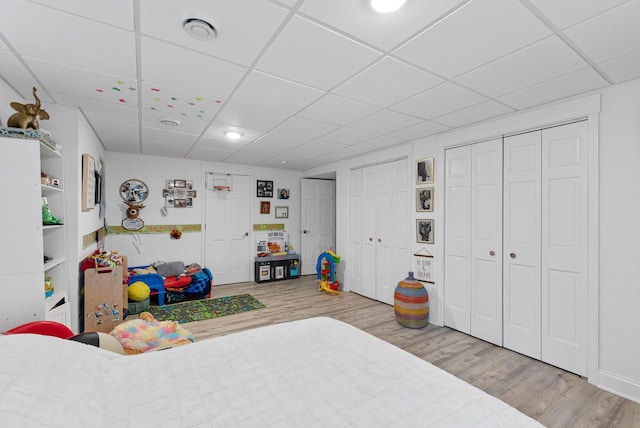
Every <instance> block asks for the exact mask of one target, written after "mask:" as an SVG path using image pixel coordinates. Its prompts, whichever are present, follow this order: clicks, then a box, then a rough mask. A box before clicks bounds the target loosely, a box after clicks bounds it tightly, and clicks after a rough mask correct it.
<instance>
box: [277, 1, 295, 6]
mask: <svg viewBox="0 0 640 428" xmlns="http://www.w3.org/2000/svg"><path fill="white" fill-rule="evenodd" d="M275 1H276V2H277V3H282V4H283V5H285V6H289V7H293V6H294V5H295V4H296V2H297V1H298V0H275Z"/></svg>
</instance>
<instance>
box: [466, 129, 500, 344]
mask: <svg viewBox="0 0 640 428" xmlns="http://www.w3.org/2000/svg"><path fill="white" fill-rule="evenodd" d="M471 159H472V168H471V189H472V191H471V207H472V208H471V212H472V216H473V220H472V224H471V334H472V335H473V336H475V337H478V338H480V339H483V340H486V341H488V342H491V343H494V344H496V345H500V346H501V345H502V138H498V139H495V140H491V141H486V142H483V143H479V144H474V145H473V146H472V147H471Z"/></svg>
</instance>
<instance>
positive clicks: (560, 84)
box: [498, 68, 608, 110]
mask: <svg viewBox="0 0 640 428" xmlns="http://www.w3.org/2000/svg"><path fill="white" fill-rule="evenodd" d="M607 85H608V83H607V81H606V80H604V79H603V78H602V76H600V75H599V74H598V73H597V72H596V71H594V70H593V69H592V68H586V69H584V70H580V71H578V72H576V73H572V74H568V75H566V76H562V77H559V78H557V79H554V80H550V81H547V82H544V83H541V84H540V85H536V86H532V87H530V88H527V89H523V90H522V91H518V92H513V93H511V94H508V95H505V96H504V97H500V98H498V101H500V102H502V103H504V104H507V105H509V106H511V107H513V108H515V109H518V110H522V109H525V108H529V107H533V106H537V105H540V104H543V103H547V102H550V101H555V100H559V99H561V98H565V97H570V96H573V95H578V94H582V93H585V92H588V91H591V90H594V89H598V88H602V87H604V86H607Z"/></svg>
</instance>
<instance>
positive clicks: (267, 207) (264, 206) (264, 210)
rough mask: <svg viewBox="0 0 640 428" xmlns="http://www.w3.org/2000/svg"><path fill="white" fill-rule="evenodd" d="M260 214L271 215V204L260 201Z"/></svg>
mask: <svg viewBox="0 0 640 428" xmlns="http://www.w3.org/2000/svg"><path fill="white" fill-rule="evenodd" d="M260 214H271V202H269V201H260Z"/></svg>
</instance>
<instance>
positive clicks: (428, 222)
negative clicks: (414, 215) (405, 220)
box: [416, 219, 434, 244]
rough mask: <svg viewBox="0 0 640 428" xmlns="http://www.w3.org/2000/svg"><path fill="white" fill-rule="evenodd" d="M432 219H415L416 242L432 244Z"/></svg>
mask: <svg viewBox="0 0 640 428" xmlns="http://www.w3.org/2000/svg"><path fill="white" fill-rule="evenodd" d="M433 235H434V230H433V219H418V220H416V242H418V243H420V244H433Z"/></svg>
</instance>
